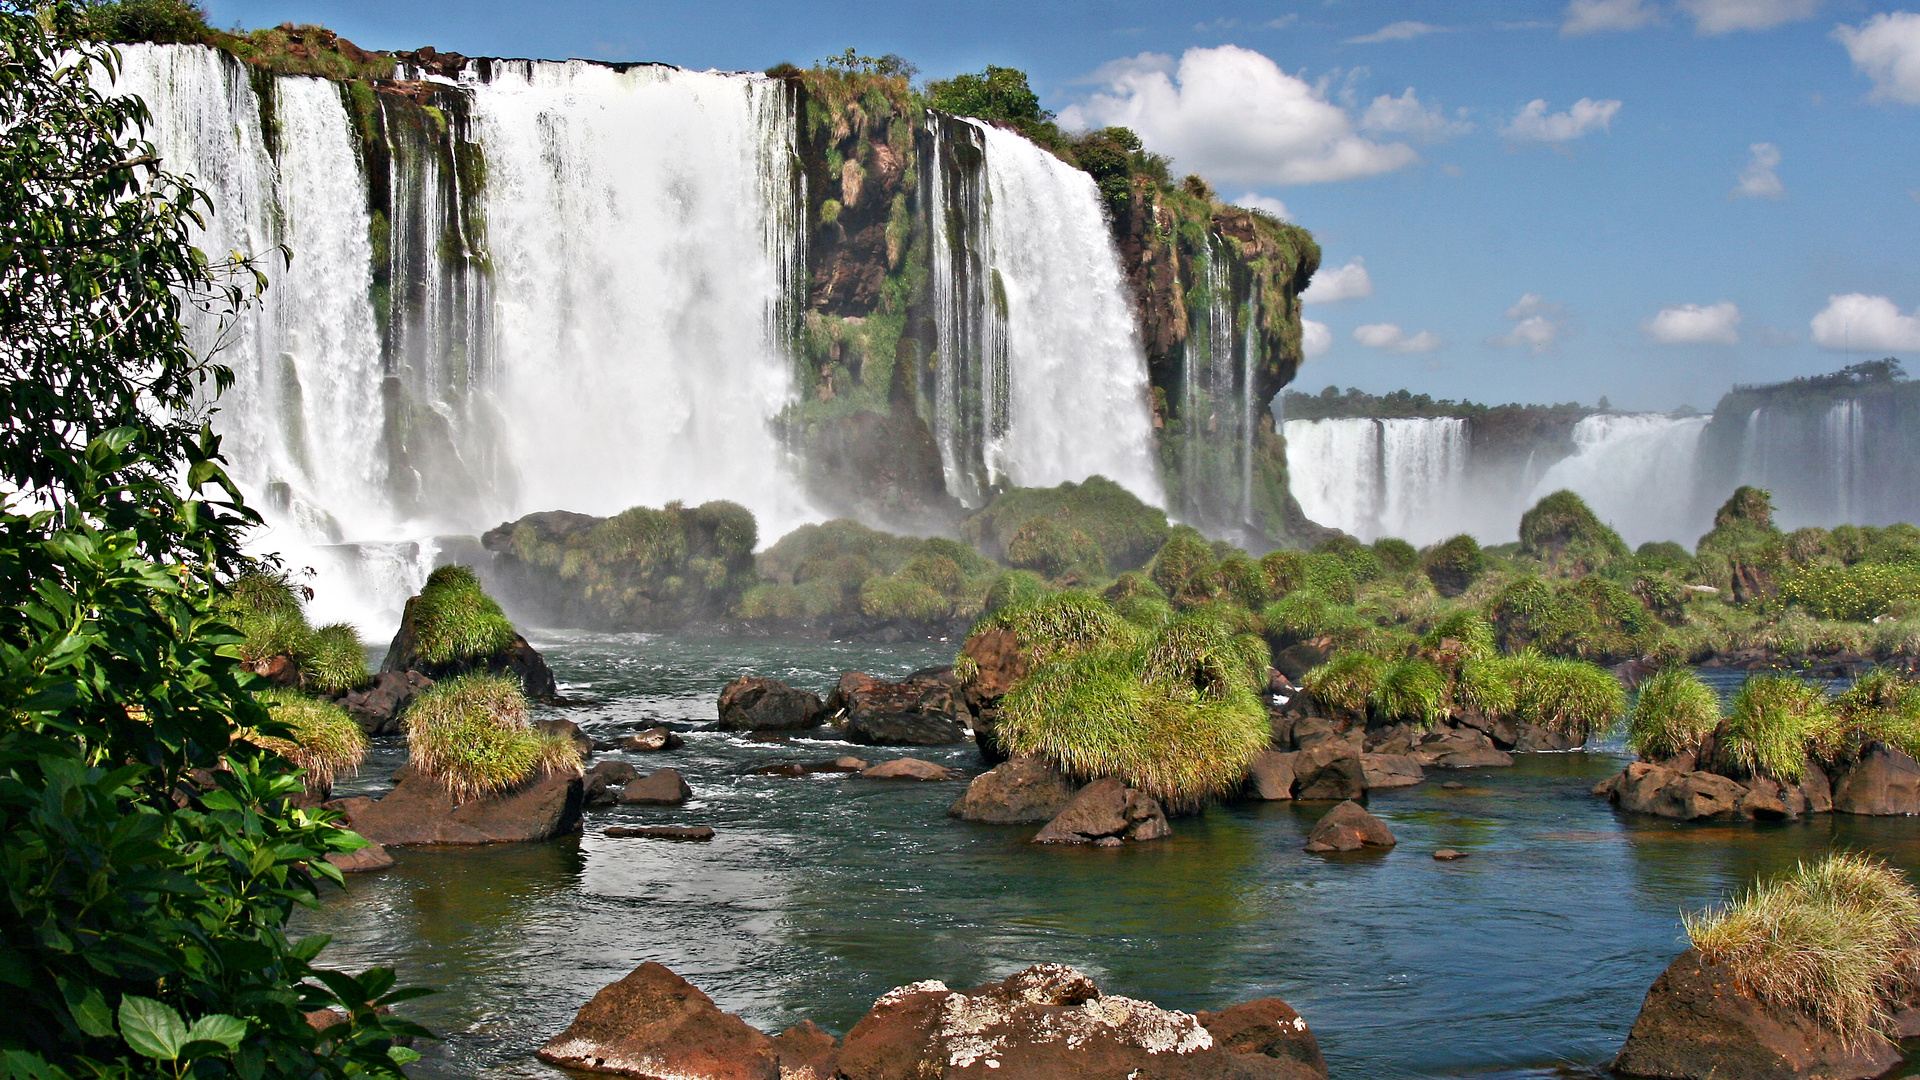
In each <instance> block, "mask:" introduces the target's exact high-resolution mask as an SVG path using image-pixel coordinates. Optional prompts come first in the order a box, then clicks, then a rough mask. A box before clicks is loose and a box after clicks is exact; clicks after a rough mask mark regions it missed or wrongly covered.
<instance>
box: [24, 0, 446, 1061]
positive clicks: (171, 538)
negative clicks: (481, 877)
mask: <svg viewBox="0 0 1920 1080" xmlns="http://www.w3.org/2000/svg"><path fill="white" fill-rule="evenodd" d="M86 14H87V13H86V12H85V11H84V10H83V9H80V8H78V7H76V6H75V5H73V4H72V3H70V2H69V3H64V4H58V5H55V6H52V7H49V8H46V9H44V10H36V9H35V8H34V7H33V6H32V5H30V4H28V3H26V2H24V0H0V490H7V491H10V492H13V493H15V494H10V495H6V496H4V497H0V987H4V995H5V998H6V1000H7V1002H8V1007H7V1008H6V1009H5V1010H0V1075H4V1076H6V1077H8V1078H13V1077H21V1078H26V1077H32V1078H35V1080H42V1078H45V1080H59V1078H66V1077H81V1076H89V1077H91V1076H110V1077H148V1076H155V1077H158V1076H165V1077H173V1078H176V1080H177V1078H180V1077H187V1076H194V1077H215V1076H221V1077H224V1076H237V1077H242V1078H249V1080H250V1078H255V1077H267V1076H274V1077H282V1076H284V1077H296V1076H297V1077H302V1078H305V1077H345V1076H357V1075H369V1074H387V1075H396V1076H397V1075H400V1072H401V1068H400V1067H401V1065H402V1064H404V1063H405V1061H407V1060H410V1059H411V1057H412V1056H413V1055H412V1051H410V1050H406V1049H403V1048H400V1047H397V1046H396V1045H395V1039H396V1038H398V1037H401V1036H404V1035H409V1034H424V1032H421V1031H420V1030H419V1029H418V1028H416V1027H414V1026H412V1025H410V1024H406V1023H404V1022H402V1021H399V1020H395V1019H391V1018H389V1017H385V1016H381V1015H379V1014H378V1013H377V1011H376V1010H378V1009H379V1008H380V1007H382V1006H384V1005H387V1004H391V1003H394V1002H398V1001H401V1000H405V999H406V998H407V997H410V996H412V995H413V994H414V993H415V992H414V991H397V992H396V991H393V990H392V987H393V983H394V978H393V973H392V972H390V971H385V970H381V969H375V970H373V971H369V972H366V973H364V974H362V975H359V976H351V975H347V974H345V973H341V972H333V971H327V970H323V969H320V968H318V967H316V966H314V963H313V962H314V960H315V959H316V957H317V956H318V954H319V952H320V950H321V949H322V948H323V947H324V945H325V941H324V939H310V940H306V941H300V942H295V941H291V940H290V939H289V938H288V937H287V935H286V932H285V927H286V923H287V919H288V916H289V915H290V914H291V912H292V909H293V907H294V905H295V904H302V903H312V902H313V901H314V899H315V896H316V892H317V888H318V883H319V881H320V880H322V879H330V880H333V881H335V882H339V881H340V880H341V878H340V874H339V871H338V870H336V869H334V868H333V867H332V866H331V865H329V864H327V863H326V862H325V861H324V859H323V856H324V855H326V854H327V853H329V852H332V851H344V850H351V849H352V848H354V847H358V846H360V845H361V844H362V843H364V842H363V841H360V840H359V838H358V837H355V836H353V834H351V833H349V832H346V831H345V830H344V829H342V828H340V827H339V826H338V824H337V815H333V814H331V813H325V812H317V811H308V810H301V809H297V808H296V807H295V799H296V798H297V797H298V796H299V795H300V794H301V793H302V791H303V789H304V785H303V783H302V780H301V776H300V773H299V772H298V771H297V770H296V769H295V768H294V767H293V765H292V764H291V763H290V762H288V761H287V760H286V759H284V758H282V757H280V756H279V755H277V754H275V753H272V752H270V751H268V750H265V749H263V748H261V747H260V746H258V745H255V744H254V743H252V742H250V741H248V739H249V738H250V737H257V736H262V735H272V736H284V735H287V734H289V733H288V732H286V731H285V730H284V729H282V728H280V727H278V726H277V725H276V724H275V723H274V721H273V720H272V718H271V717H270V716H269V715H268V713H267V712H266V710H265V709H264V708H262V707H261V705H260V704H259V703H258V702H256V701H255V700H254V697H253V693H252V689H251V686H252V684H254V683H255V682H256V680H255V679H254V677H253V676H251V675H249V674H247V673H245V672H244V671H243V670H242V669H241V668H240V666H239V663H238V660H237V659H236V657H235V655H234V645H235V644H236V643H237V642H238V641H239V640H240V638H239V635H237V634H236V633H234V632H233V631H232V630H231V629H230V628H228V627H225V626H223V625H222V624H221V623H220V622H219V621H218V619H217V617H216V615H215V609H214V601H215V599H216V598H217V597H218V596H219V594H220V592H221V590H222V588H223V582H224V581H225V580H228V577H229V576H230V575H231V574H232V573H234V572H235V571H237V570H238V569H240V568H242V567H244V566H245V565H246V560H245V559H244V558H243V556H242V555H241V553H240V541H241V539H242V536H243V534H244V531H245V530H246V529H247V528H248V527H249V526H250V525H252V524H253V523H255V522H256V521H257V518H256V517H255V516H254V515H253V514H252V512H251V511H249V510H248V509H247V508H246V506H245V504H244V502H243V501H242V499H241V497H240V495H239V493H238V491H237V490H236V489H235V487H234V485H233V484H232V482H231V481H230V480H229V479H228V477H227V475H226V473H225V471H224V468H223V463H222V460H221V458H220V454H219V440H218V439H217V438H216V437H215V436H214V435H213V434H212V433H211V431H210V430H209V429H208V427H207V426H206V424H205V422H204V420H205V416H204V412H205V408H206V407H207V404H208V403H209V402H210V401H211V400H213V399H214V398H215V397H217V395H218V393H219V392H220V391H221V390H223V389H225V387H226V386H227V385H228V383H229V382H230V381H231V379H232V375H231V373H230V372H228V371H227V370H226V369H225V368H223V367H221V366H220V365H219V364H217V363H215V362H213V361H212V359H211V358H210V357H208V356H207V355H204V354H201V353H196V352H195V351H194V349H193V348H192V347H191V346H190V343H189V340H188V335H187V332H186V330H185V327H184V326H183V324H182V320H181V314H182V310H183V305H186V304H197V305H201V306H203V307H205V308H206V309H207V310H208V311H209V312H210V313H214V314H219V313H223V312H224V313H228V314H231V313H233V312H234V311H236V310H237V309H238V308H239V307H240V306H241V305H243V304H245V303H247V302H249V300H250V299H251V298H253V297H254V296H256V295H257V294H258V290H260V289H261V288H264V287H265V281H264V278H263V277H261V276H260V275H259V273H258V271H257V270H256V268H255V267H254V266H253V264H252V263H251V262H250V261H249V260H246V259H237V260H229V261H225V262H213V261H210V260H208V259H207V257H206V256H205V255H204V254H202V253H201V252H199V251H197V250H196V249H194V247H193V246H192V244H191V230H192V229H193V228H194V227H195V226H196V225H198V224H199V223H200V221H201V219H200V216H199V215H200V214H201V213H202V211H203V209H204V208H205V206H206V205H207V201H206V199H205V197H204V196H203V195H201V194H200V193H199V192H198V191H196V190H194V189H193V187H192V186H191V185H190V184H188V183H186V182H184V181H182V180H180V179H179V178H177V177H173V176H170V175H168V174H167V173H166V172H165V171H164V170H163V168H162V167H161V163H160V162H159V161H157V160H156V158H155V155H154V152H153V149H152V147H151V146H150V145H148V144H146V143H145V142H143V141H141V140H139V139H138V138H136V137H131V133H133V132H137V130H138V128H139V126H140V124H142V123H143V122H144V121H145V119H146V112H145V108H144V106H142V105H141V104H140V103H139V102H138V101H135V100H132V99H126V98H111V97H106V96H103V95H102V94H101V93H99V92H98V91H97V90H95V89H94V88H93V86H92V83H91V80H90V75H91V74H92V71H93V69H95V68H99V67H105V68H107V69H108V70H111V66H112V65H113V64H114V62H115V56H114V54H113V53H112V52H111V50H109V49H108V48H106V47H105V46H101V45H97V44H93V43H90V42H89V41H88V40H87V37H86V35H87V34H88V32H89V27H88V23H87V22H86ZM323 1007H332V1008H336V1009H339V1010H340V1011H341V1012H342V1013H343V1014H344V1015H345V1016H346V1020H345V1022H344V1023H341V1024H338V1025H335V1026H333V1027H331V1028H328V1029H327V1030H326V1031H325V1032H320V1031H316V1030H315V1029H314V1028H313V1027H312V1026H310V1025H309V1024H307V1023H306V1021H305V1020H304V1017H303V1014H304V1013H305V1012H306V1011H310V1010H314V1009H319V1008H323Z"/></svg>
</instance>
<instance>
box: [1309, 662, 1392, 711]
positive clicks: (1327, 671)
mask: <svg viewBox="0 0 1920 1080" xmlns="http://www.w3.org/2000/svg"><path fill="white" fill-rule="evenodd" d="M1386 672H1387V662H1386V661H1385V660H1382V659H1380V658H1379V657H1377V656H1373V655H1371V654H1368V653H1364V652H1346V653H1340V654H1338V655H1336V656H1334V657H1332V658H1331V659H1329V660H1328V661H1327V662H1326V663H1324V664H1321V665H1320V666H1319V667H1316V668H1314V669H1313V670H1312V671H1309V672H1307V673H1306V674H1305V675H1303V676H1301V677H1300V683H1301V687H1302V688H1303V689H1305V690H1306V692H1307V693H1309V694H1312V695H1313V699H1314V700H1315V701H1318V702H1319V703H1320V704H1321V705H1323V706H1325V707H1326V708H1329V709H1333V710H1336V711H1338V712H1342V713H1346V714H1348V715H1350V716H1365V715H1366V712H1367V703H1368V702H1369V701H1370V700H1371V699H1372V698H1373V695H1374V692H1375V691H1376V690H1378V689H1379V688H1380V680H1381V679H1382V678H1384V677H1385V675H1386Z"/></svg>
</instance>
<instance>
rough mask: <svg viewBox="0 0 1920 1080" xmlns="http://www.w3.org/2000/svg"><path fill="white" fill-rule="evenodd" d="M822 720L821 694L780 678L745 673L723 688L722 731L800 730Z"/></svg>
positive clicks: (817, 723) (721, 700)
mask: <svg viewBox="0 0 1920 1080" xmlns="http://www.w3.org/2000/svg"><path fill="white" fill-rule="evenodd" d="M822 719H824V718H823V717H822V715H821V711H820V695H818V694H815V693H812V692H810V691H807V690H795V689H794V688H793V687H791V686H788V685H787V684H786V683H783V682H781V681H779V680H778V679H768V678H763V677H761V676H758V675H742V676H740V677H739V678H737V679H735V680H733V681H732V682H730V683H728V684H727V686H726V689H724V690H722V691H720V730H721V731H799V730H802V729H805V728H810V727H818V726H819V725H820V723H821V721H822Z"/></svg>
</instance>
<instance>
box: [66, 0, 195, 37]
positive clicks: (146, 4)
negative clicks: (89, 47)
mask: <svg viewBox="0 0 1920 1080" xmlns="http://www.w3.org/2000/svg"><path fill="white" fill-rule="evenodd" d="M81 10H82V15H81V18H82V19H83V20H84V23H85V28H86V29H85V32H86V34H87V36H88V37H91V38H93V39H95V40H97V41H111V42H115V43H121V42H130V41H151V42H154V43H156V44H161V45H173V44H185V45H197V44H202V43H205V42H208V41H210V40H212V39H213V38H214V36H215V35H214V31H213V28H212V27H210V26H208V25H207V12H206V9H204V8H202V7H201V6H200V5H199V4H196V3H192V2H190V0H95V2H93V3H89V4H87V5H85V7H83V8H82V9H81Z"/></svg>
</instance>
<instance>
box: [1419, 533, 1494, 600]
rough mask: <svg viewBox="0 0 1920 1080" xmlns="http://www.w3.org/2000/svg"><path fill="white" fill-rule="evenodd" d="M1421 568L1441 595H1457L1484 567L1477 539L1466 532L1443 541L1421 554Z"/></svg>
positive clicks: (1484, 559)
mask: <svg viewBox="0 0 1920 1080" xmlns="http://www.w3.org/2000/svg"><path fill="white" fill-rule="evenodd" d="M1420 562H1421V569H1423V570H1425V571H1426V574H1427V580H1429V581H1431V582H1433V587H1434V588H1435V589H1437V590H1439V592H1440V595H1441V596H1459V595H1460V594H1461V593H1463V592H1466V591H1467V589H1468V588H1469V587H1471V586H1472V585H1473V583H1474V580H1475V579H1477V578H1478V577H1479V576H1480V574H1481V571H1482V570H1484V569H1485V567H1486V556H1485V555H1483V554H1482V553H1481V551H1480V542H1479V541H1478V540H1475V539H1474V538H1473V537H1472V536H1471V535H1469V534H1467V533H1461V534H1460V535H1458V536H1454V537H1451V538H1449V539H1446V540H1443V541H1441V542H1440V543H1438V544H1435V545H1434V546H1432V547H1430V548H1428V549H1427V550H1426V551H1425V552H1424V553H1423V554H1422V555H1421V557H1420Z"/></svg>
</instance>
